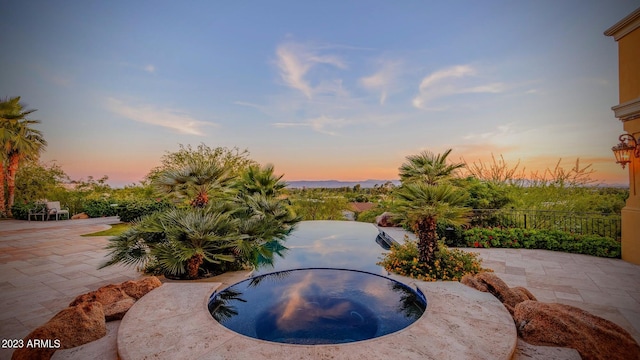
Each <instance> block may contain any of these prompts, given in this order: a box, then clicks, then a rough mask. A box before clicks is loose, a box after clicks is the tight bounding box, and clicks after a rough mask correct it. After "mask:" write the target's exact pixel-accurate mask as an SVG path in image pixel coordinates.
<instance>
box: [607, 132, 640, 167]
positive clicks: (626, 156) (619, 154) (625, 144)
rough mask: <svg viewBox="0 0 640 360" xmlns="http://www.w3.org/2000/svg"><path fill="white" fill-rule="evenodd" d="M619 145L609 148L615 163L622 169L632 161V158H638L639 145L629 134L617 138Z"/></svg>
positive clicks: (639, 154) (639, 155) (639, 153)
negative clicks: (614, 157)
mask: <svg viewBox="0 0 640 360" xmlns="http://www.w3.org/2000/svg"><path fill="white" fill-rule="evenodd" d="M618 140H620V143H619V144H618V145H616V146H614V147H612V148H611V150H613V154H614V155H615V156H616V163H618V164H620V165H622V168H623V169H624V167H625V166H626V165H627V164H628V163H630V162H631V161H632V157H640V144H638V141H637V140H636V138H634V137H633V135H631V134H622V135H620V137H619V138H618Z"/></svg>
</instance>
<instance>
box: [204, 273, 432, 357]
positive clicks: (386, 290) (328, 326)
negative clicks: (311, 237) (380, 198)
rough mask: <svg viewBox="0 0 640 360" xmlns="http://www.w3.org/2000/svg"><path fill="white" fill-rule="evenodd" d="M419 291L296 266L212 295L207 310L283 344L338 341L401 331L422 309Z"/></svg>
mask: <svg viewBox="0 0 640 360" xmlns="http://www.w3.org/2000/svg"><path fill="white" fill-rule="evenodd" d="M425 308H426V299H425V298H424V295H422V294H421V293H419V292H417V291H414V290H413V289H411V288H410V287H408V286H406V285H404V284H402V283H399V282H397V281H394V280H391V279H389V278H386V277H383V276H379V275H374V274H371V273H366V272H362V271H355V270H344V269H318V268H314V269H298V270H290V271H282V272H276V273H271V274H265V275H260V276H257V277H254V278H251V279H248V280H245V281H242V282H239V283H237V284H235V285H232V286H230V287H228V288H227V289H225V290H223V291H221V292H219V293H214V294H213V295H212V297H211V300H210V302H209V311H210V312H211V314H212V316H213V317H214V318H215V319H216V320H217V321H218V322H220V323H221V324H222V325H223V326H225V327H227V328H228V329H231V330H233V331H236V332H238V333H240V334H243V335H246V336H249V337H253V338H256V339H261V340H267V341H273V342H280V343H288V344H305V345H318V344H340V343H348V342H354V341H360V340H366V339H371V338H375V337H379V336H383V335H386V334H390V333H393V332H396V331H398V330H401V329H403V328H405V327H407V326H408V325H410V324H411V323H413V322H414V321H416V320H417V319H418V318H420V316H421V315H422V314H423V313H424V310H425Z"/></svg>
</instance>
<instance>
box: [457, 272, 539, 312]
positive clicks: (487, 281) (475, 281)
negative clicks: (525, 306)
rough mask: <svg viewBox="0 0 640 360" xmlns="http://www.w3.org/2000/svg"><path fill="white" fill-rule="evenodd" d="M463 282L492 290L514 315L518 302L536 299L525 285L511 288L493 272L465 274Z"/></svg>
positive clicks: (480, 288)
mask: <svg viewBox="0 0 640 360" xmlns="http://www.w3.org/2000/svg"><path fill="white" fill-rule="evenodd" d="M465 278H466V279H465ZM461 282H462V283H463V284H465V285H467V286H471V287H473V288H474V289H477V290H480V291H484V292H490V293H491V294H493V296H495V297H496V298H498V300H500V301H501V302H502V304H503V305H504V307H506V308H507V310H509V313H511V315H513V310H514V307H515V306H516V305H517V304H519V303H521V302H523V301H526V300H533V301H535V300H536V298H535V296H533V294H532V293H531V292H529V290H527V289H525V288H523V287H514V288H510V287H509V286H508V285H507V284H506V283H505V282H504V281H502V279H500V278H499V277H498V275H496V274H494V273H492V272H481V273H478V274H476V275H475V276H473V275H465V276H464V277H463V279H462V281H461Z"/></svg>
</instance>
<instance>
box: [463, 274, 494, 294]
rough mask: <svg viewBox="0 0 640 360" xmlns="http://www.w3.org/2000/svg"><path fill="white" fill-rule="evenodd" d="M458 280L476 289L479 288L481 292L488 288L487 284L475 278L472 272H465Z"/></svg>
mask: <svg viewBox="0 0 640 360" xmlns="http://www.w3.org/2000/svg"><path fill="white" fill-rule="evenodd" d="M460 282H461V283H463V284H465V285H467V286H469V287H472V288H474V289H476V290H479V291H482V292H489V289H487V285H485V284H484V283H483V282H480V281H478V280H476V277H475V276H474V275H472V274H466V275H465V276H463V277H462V279H460Z"/></svg>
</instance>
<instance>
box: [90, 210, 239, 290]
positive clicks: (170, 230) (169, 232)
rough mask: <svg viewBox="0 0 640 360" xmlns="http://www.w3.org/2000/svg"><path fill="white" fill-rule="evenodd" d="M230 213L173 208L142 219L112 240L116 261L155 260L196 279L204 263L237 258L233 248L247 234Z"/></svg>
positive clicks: (113, 261) (168, 269)
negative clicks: (241, 231)
mask: <svg viewBox="0 0 640 360" xmlns="http://www.w3.org/2000/svg"><path fill="white" fill-rule="evenodd" d="M237 222H238V220H237V219H233V218H232V217H231V216H230V214H229V213H223V212H217V211H210V210H207V209H200V208H195V209H194V208H187V209H171V210H168V211H165V212H161V213H155V214H152V215H150V216H147V217H145V218H143V219H141V220H140V221H139V222H138V223H136V224H135V226H133V227H132V228H131V229H130V230H129V231H127V232H125V233H123V234H122V235H120V236H118V237H115V238H113V239H111V240H110V243H109V245H108V246H107V249H109V250H110V253H109V256H110V257H111V259H110V260H109V261H108V262H107V263H105V264H104V265H102V267H106V266H109V265H113V264H116V263H124V264H129V265H135V264H138V265H146V264H147V263H148V262H149V261H150V260H155V261H156V263H157V265H158V266H159V268H160V269H161V270H162V272H163V273H164V274H166V275H172V276H179V277H185V276H186V277H187V278H189V279H195V278H197V277H198V272H199V270H200V267H201V265H202V264H203V263H204V262H205V261H206V262H208V263H212V264H219V263H221V262H233V261H235V260H236V258H235V256H234V255H233V254H232V253H231V248H232V247H233V244H235V242H236V241H238V240H239V239H241V238H242V237H243V236H242V235H240V234H239V233H238V232H237V228H238V224H237Z"/></svg>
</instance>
